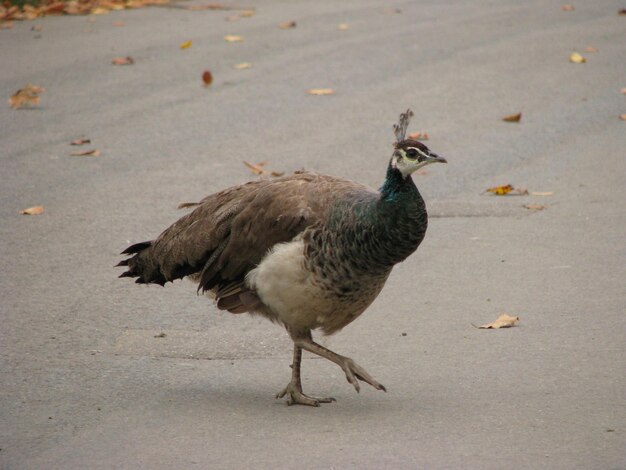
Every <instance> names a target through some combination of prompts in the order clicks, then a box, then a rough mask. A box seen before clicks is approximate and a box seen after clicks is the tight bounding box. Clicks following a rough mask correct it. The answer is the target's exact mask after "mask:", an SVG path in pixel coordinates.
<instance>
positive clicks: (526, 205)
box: [524, 204, 546, 211]
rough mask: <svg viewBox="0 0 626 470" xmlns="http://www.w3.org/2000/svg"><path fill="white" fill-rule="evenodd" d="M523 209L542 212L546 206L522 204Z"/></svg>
mask: <svg viewBox="0 0 626 470" xmlns="http://www.w3.org/2000/svg"><path fill="white" fill-rule="evenodd" d="M524 208H526V209H528V210H531V211H542V210H544V209H545V208H546V206H542V205H541V204H524Z"/></svg>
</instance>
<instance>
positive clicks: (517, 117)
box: [502, 113, 522, 122]
mask: <svg viewBox="0 0 626 470" xmlns="http://www.w3.org/2000/svg"><path fill="white" fill-rule="evenodd" d="M502 120H503V121H504V122H520V121H521V120H522V113H517V114H511V115H509V116H504V117H503V118H502Z"/></svg>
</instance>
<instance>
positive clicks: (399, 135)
mask: <svg viewBox="0 0 626 470" xmlns="http://www.w3.org/2000/svg"><path fill="white" fill-rule="evenodd" d="M412 117H413V111H411V110H410V109H407V110H406V113H402V114H400V119H399V120H398V124H394V125H393V132H394V133H395V134H396V143H400V142H402V141H403V140H404V137H405V136H406V130H407V128H408V127H409V121H410V120H411V118H412Z"/></svg>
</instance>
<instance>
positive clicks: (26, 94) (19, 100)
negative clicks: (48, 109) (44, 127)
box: [9, 85, 44, 109]
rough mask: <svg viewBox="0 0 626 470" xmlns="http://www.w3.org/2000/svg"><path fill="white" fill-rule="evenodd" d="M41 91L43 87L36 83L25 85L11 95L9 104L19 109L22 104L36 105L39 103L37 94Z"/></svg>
mask: <svg viewBox="0 0 626 470" xmlns="http://www.w3.org/2000/svg"><path fill="white" fill-rule="evenodd" d="M43 92H44V89H43V88H41V87H39V86H37V85H26V86H25V87H24V88H20V89H19V90H17V91H16V92H15V93H13V95H11V98H9V104H10V105H11V107H12V108H13V109H19V108H22V107H24V106H36V105H38V104H39V95H40V94H41V93H43Z"/></svg>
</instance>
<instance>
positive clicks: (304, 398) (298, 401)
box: [276, 382, 337, 406]
mask: <svg viewBox="0 0 626 470" xmlns="http://www.w3.org/2000/svg"><path fill="white" fill-rule="evenodd" d="M287 394H289V396H288V397H287V401H286V403H287V406H291V405H307V406H320V403H332V402H334V401H337V400H335V399H334V398H333V397H328V398H320V397H311V396H309V395H305V394H304V393H302V385H300V384H297V383H294V382H289V385H287V386H286V387H285V389H284V390H283V391H282V392H280V393H277V394H276V398H282V397H284V396H285V395H287Z"/></svg>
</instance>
